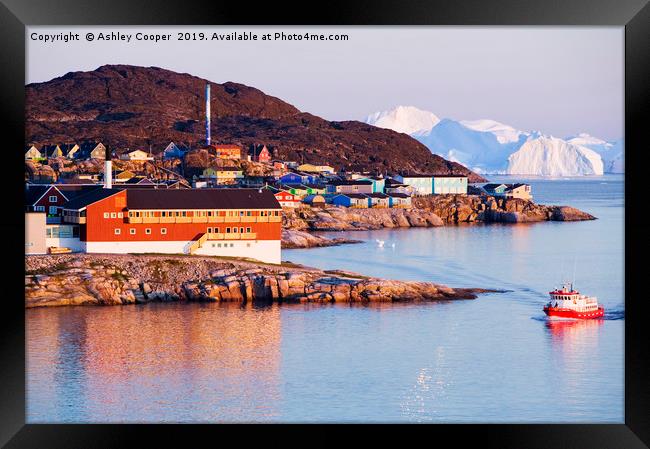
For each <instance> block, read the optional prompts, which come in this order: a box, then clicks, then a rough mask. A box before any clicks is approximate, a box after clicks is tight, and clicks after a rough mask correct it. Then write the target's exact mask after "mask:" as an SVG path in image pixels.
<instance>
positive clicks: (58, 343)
mask: <svg viewBox="0 0 650 449" xmlns="http://www.w3.org/2000/svg"><path fill="white" fill-rule="evenodd" d="M27 314H28V319H27V324H28V332H29V338H28V348H27V350H28V373H39V378H38V382H35V381H30V382H28V402H29V405H28V407H29V406H31V411H30V412H29V415H30V417H31V418H32V419H31V420H30V421H31V422H42V421H48V420H51V419H52V417H55V419H56V418H58V419H60V420H61V421H76V422H78V421H80V420H81V421H90V422H93V421H94V422H111V421H116V420H117V421H120V422H124V421H125V419H124V417H125V416H126V417H128V416H129V412H130V409H131V410H132V411H133V412H134V413H136V414H137V415H138V416H137V417H136V418H134V419H133V420H134V421H138V422H141V421H143V420H144V421H169V420H173V419H178V418H179V417H182V420H183V421H197V420H199V421H205V420H210V421H219V420H220V419H222V417H223V416H224V414H223V413H221V410H223V409H227V410H228V413H227V416H230V417H233V419H239V420H253V421H255V420H256V419H261V418H264V419H272V418H273V416H275V415H276V414H277V410H275V407H274V404H276V403H277V397H278V395H279V394H280V393H279V391H280V390H279V378H278V372H279V365H280V352H279V345H280V333H281V321H280V313H279V310H278V308H277V307H262V308H257V307H256V308H252V307H250V306H249V307H246V308H243V309H242V308H241V307H240V306H239V305H236V304H233V305H228V304H225V305H224V304H222V305H219V304H205V305H202V306H200V307H192V308H191V309H188V308H186V307H184V306H183V305H147V306H143V307H139V306H135V307H110V308H92V310H91V309H88V308H65V309H63V308H61V309H57V310H52V309H48V310H43V309H40V310H39V309H37V310H30V311H28V312H27ZM251 385H255V386H256V388H254V389H253V388H250V386H251ZM83 394H85V395H86V396H85V397H83V398H80V395H83ZM32 397H33V398H34V400H33V401H32V400H31V399H30V398H32ZM46 398H50V399H51V401H50V402H49V403H43V401H44V400H47V399H46ZM170 408H173V409H174V410H173V412H172V411H170ZM183 408H185V409H186V410H182V409H183ZM206 408H207V409H208V410H213V412H212V413H210V414H209V415H208V416H206V414H205V410H206ZM197 409H202V410H201V412H200V415H199V414H196V413H194V412H193V410H197ZM143 411H144V413H143ZM233 412H234V413H233ZM143 416H145V418H144V419H143ZM70 417H73V418H70ZM126 421H129V419H128V418H126Z"/></svg>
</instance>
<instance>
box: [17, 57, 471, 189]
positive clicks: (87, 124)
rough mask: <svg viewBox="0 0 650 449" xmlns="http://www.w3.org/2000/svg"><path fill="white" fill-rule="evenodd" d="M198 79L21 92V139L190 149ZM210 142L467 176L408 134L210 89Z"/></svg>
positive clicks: (114, 71)
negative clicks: (23, 128) (23, 110)
mask: <svg viewBox="0 0 650 449" xmlns="http://www.w3.org/2000/svg"><path fill="white" fill-rule="evenodd" d="M206 82H207V81H206V80H204V79H201V78H198V77H195V76H192V75H189V74H185V73H176V72H172V71H169V70H164V69H160V68H156V67H146V68H145V67H136V66H125V65H110V66H102V67H100V68H98V69H97V70H94V71H92V72H73V73H68V74H66V75H64V76H62V77H60V78H55V79H53V80H51V81H48V82H45V83H37V84H30V85H28V86H26V136H25V137H26V141H27V142H28V143H36V144H48V143H65V142H71V141H77V142H78V141H81V140H85V139H92V140H98V141H102V142H104V143H108V144H109V145H110V146H112V147H114V148H120V149H124V148H131V149H133V148H143V149H148V147H149V145H152V147H153V148H154V149H155V150H158V151H160V150H162V148H164V147H165V146H166V145H167V144H168V143H169V142H170V141H174V142H176V143H177V144H181V143H182V144H185V145H187V146H189V147H191V148H195V147H200V146H201V144H202V142H203V139H204V134H205V133H204V126H205V125H204V117H205V107H204V102H205V100H204V91H205V84H206ZM210 106H211V109H212V115H211V117H212V127H211V133H212V142H213V143H234V144H239V145H242V146H243V147H244V148H248V147H249V145H251V144H253V143H256V144H261V143H263V144H265V145H267V147H269V148H270V149H271V151H272V153H273V156H274V157H277V158H282V159H287V160H295V161H298V162H309V163H315V164H329V165H332V166H334V167H335V168H337V169H341V168H345V167H348V168H355V169H359V168H366V169H375V170H378V171H380V172H395V171H409V172H415V173H439V174H442V173H446V174H449V173H456V174H467V175H469V176H470V181H477V182H478V181H482V180H483V178H481V177H480V176H478V175H476V174H474V173H473V172H471V171H469V170H467V169H466V168H465V167H463V166H462V165H459V164H456V163H453V162H449V161H447V160H445V159H443V158H441V157H439V156H436V155H433V154H431V152H430V151H429V150H428V149H427V148H426V147H425V146H424V145H422V144H421V143H419V142H417V141H416V140H415V139H413V138H411V137H410V136H407V135H406V134H401V133H397V132H394V131H391V130H386V129H381V128H376V127H374V126H371V125H367V124H365V123H362V122H356V121H346V122H330V121H327V120H324V119H322V118H320V117H317V116H314V115H311V114H309V113H305V112H301V111H299V110H298V109H296V108H295V107H294V106H292V105H290V104H288V103H285V102H284V101H282V100H280V99H278V98H275V97H271V96H269V95H266V94H264V93H263V92H262V91H260V90H258V89H255V88H252V87H248V86H245V85H243V84H237V83H232V82H227V83H224V84H217V83H211V103H210Z"/></svg>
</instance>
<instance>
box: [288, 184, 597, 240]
mask: <svg viewBox="0 0 650 449" xmlns="http://www.w3.org/2000/svg"><path fill="white" fill-rule="evenodd" d="M283 215H284V218H283V229H284V230H286V231H301V232H303V233H308V232H310V231H359V230H361V231H366V230H375V229H382V228H409V227H431V226H445V225H453V224H461V223H531V222H541V221H583V220H595V219H596V217H594V216H593V215H590V214H588V213H586V212H583V211H580V210H578V209H575V208H573V207H569V206H547V205H542V204H535V203H534V202H532V201H528V200H523V199H518V198H511V199H505V198H494V197H486V196H479V195H436V196H428V197H415V198H413V207H411V208H408V209H397V208H390V209H354V208H345V207H337V206H327V207H325V208H322V209H321V208H298V209H295V210H285V211H284V214H283ZM287 235H289V234H287ZM301 235H302V234H301ZM321 238H322V237H321ZM340 243H341V242H339V243H332V244H340ZM283 244H284V237H283ZM314 246H326V245H324V244H322V242H321V244H319V245H314ZM286 247H287V248H289V247H290V246H286ZM302 247H308V246H302Z"/></svg>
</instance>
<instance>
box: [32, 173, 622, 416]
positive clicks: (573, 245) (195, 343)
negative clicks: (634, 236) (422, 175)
mask: <svg viewBox="0 0 650 449" xmlns="http://www.w3.org/2000/svg"><path fill="white" fill-rule="evenodd" d="M500 179H502V178H496V180H500ZM503 179H507V178H503ZM528 182H530V183H531V184H532V186H533V193H534V195H535V200H536V201H537V202H541V203H547V204H567V205H572V206H575V207H578V208H580V209H583V210H585V211H588V212H590V213H592V214H593V215H595V216H597V217H598V218H599V219H598V220H596V221H591V222H580V223H536V224H520V225H465V226H448V227H442V228H435V229H409V230H385V231H384V230H382V231H371V232H354V233H349V234H348V235H342V234H341V233H336V236H338V237H350V238H355V239H361V240H364V243H361V244H358V245H348V246H339V247H333V248H318V249H309V250H291V251H284V252H283V259H284V260H291V261H294V262H299V263H304V264H307V265H311V266H317V267H321V268H328V269H331V268H341V269H347V270H353V271H357V272H360V273H365V274H370V275H376V276H381V277H386V278H393V279H405V280H424V281H432V282H440V283H445V284H448V285H451V286H456V287H492V288H498V289H508V290H509V292H507V293H500V294H490V295H482V296H480V297H479V298H478V299H477V300H474V301H451V302H439V303H430V304H422V305H369V306H341V305H338V306H331V305H328V306H320V305H290V306H277V305H274V306H270V307H265V308H252V307H250V306H248V307H244V308H242V307H239V306H236V305H231V304H230V305H219V304H154V305H151V304H150V305H142V306H126V307H106V308H91V307H65V308H51V309H33V310H27V311H26V319H27V356H28V357H27V385H28V389H27V417H28V421H29V422H33V423H35V422H241V421H245V422H250V421H256V422H257V421H265V422H269V421H270V422H314V421H332V422H395V421H401V422H445V423H447V422H485V423H499V422H552V423H564V422H615V423H621V422H623V421H624V414H623V410H624V403H623V386H624V381H623V377H624V372H623V369H624V363H623V362H624V360H623V358H624V354H623V351H624V340H623V337H624V302H623V297H624V285H623V270H624V266H623V257H624V256H623V238H624V235H623V232H624V230H623V224H624V221H623V200H624V194H623V178H622V176H603V177H595V178H582V179H556V180H542V179H529V180H528ZM377 239H379V240H385V241H386V244H385V246H384V248H380V247H378V245H377V243H376V240H377ZM393 244H394V245H393ZM574 261H575V281H576V286H577V287H578V289H580V290H581V291H582V292H583V293H588V294H593V295H596V296H598V298H599V301H600V302H601V303H603V304H604V305H605V307H606V310H607V317H606V318H607V319H605V320H599V321H563V322H549V321H548V320H546V319H545V317H544V314H543V312H542V311H541V308H542V306H543V304H544V303H545V302H546V300H547V296H546V292H548V291H549V290H550V289H552V288H553V287H554V286H556V284H558V282H559V281H560V280H561V279H562V278H563V277H564V278H569V279H570V278H573V277H574Z"/></svg>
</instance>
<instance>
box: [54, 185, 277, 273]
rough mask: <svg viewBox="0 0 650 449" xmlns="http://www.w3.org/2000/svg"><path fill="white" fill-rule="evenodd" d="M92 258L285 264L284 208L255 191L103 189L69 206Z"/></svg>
mask: <svg viewBox="0 0 650 449" xmlns="http://www.w3.org/2000/svg"><path fill="white" fill-rule="evenodd" d="M63 221H64V223H69V224H77V225H78V226H79V233H78V235H79V241H80V247H81V248H82V250H83V251H85V252H88V253H167V254H198V255H211V256H228V257H246V258H251V259H256V260H260V261H262V262H269V263H280V261H281V258H280V241H281V234H282V229H281V227H282V208H281V206H280V204H279V203H278V201H277V200H276V199H275V196H274V195H273V193H272V192H269V191H267V190H262V191H260V190H256V189H198V190H174V189H164V190H159V189H127V190H117V189H98V190H96V191H92V192H90V193H88V194H86V195H83V196H80V197H78V198H75V199H74V200H72V201H70V202H68V203H67V204H66V205H65V206H64V210H63Z"/></svg>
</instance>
